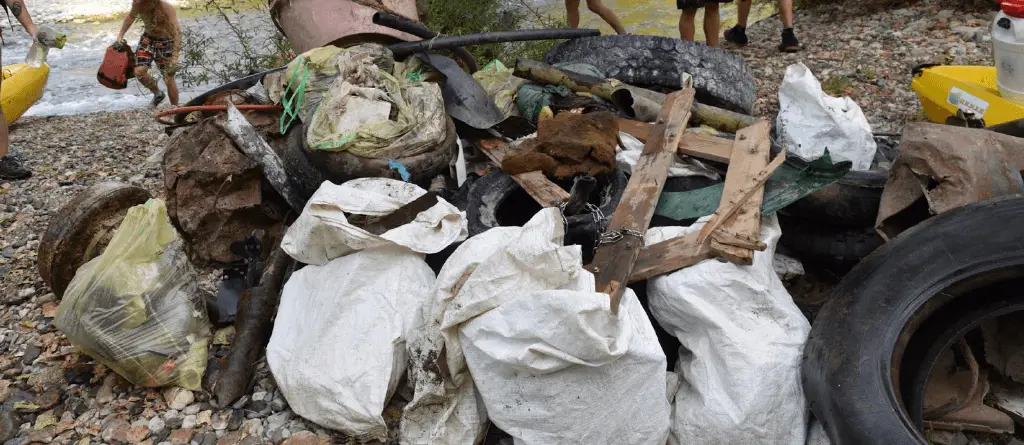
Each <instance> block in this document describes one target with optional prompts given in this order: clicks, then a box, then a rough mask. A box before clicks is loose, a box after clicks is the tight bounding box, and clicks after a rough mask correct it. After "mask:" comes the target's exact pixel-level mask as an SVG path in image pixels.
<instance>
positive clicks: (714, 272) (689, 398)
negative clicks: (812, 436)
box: [645, 215, 810, 445]
mask: <svg viewBox="0 0 1024 445" xmlns="http://www.w3.org/2000/svg"><path fill="white" fill-rule="evenodd" d="M708 218H709V217H704V218H701V220H699V221H698V222H697V223H696V224H694V225H693V226H691V227H689V228H682V227H664V228H662V227H659V228H653V229H651V230H650V231H649V232H648V233H647V236H646V237H645V242H646V243H647V244H648V245H650V244H653V243H657V242H659V241H663V240H666V239H669V238H673V237H676V236H682V235H684V234H686V233H690V232H693V231H697V230H700V228H701V227H702V226H703V225H704V222H706V221H707V219H708ZM781 235H782V231H781V229H780V228H779V224H778V220H777V218H776V216H775V215H772V216H769V217H765V218H764V219H763V223H762V228H761V240H762V241H763V242H764V243H765V244H767V246H768V247H767V249H765V250H764V251H763V252H754V262H753V264H752V265H750V266H738V265H735V264H732V263H729V262H725V261H719V260H717V259H710V260H705V261H702V262H700V263H697V264H695V265H693V266H690V267H687V268H685V269H680V270H678V271H676V272H672V273H670V274H667V275H663V276H660V277H656V278H652V279H651V280H649V281H648V285H647V286H648V287H647V292H648V297H649V298H650V300H649V302H650V309H651V313H652V315H653V316H654V318H655V319H656V320H657V321H658V323H660V324H661V326H662V327H664V328H665V330H667V331H668V332H670V333H672V334H673V335H674V336H676V338H678V339H679V341H680V343H682V348H680V358H679V362H678V363H677V364H676V368H675V369H676V372H677V373H678V374H679V377H680V379H681V380H682V382H681V383H680V386H679V392H678V394H676V398H675V405H674V409H673V413H672V437H671V439H670V441H669V443H670V444H701V445H717V444H721V445H745V444H750V445H754V444H766V443H770V444H777V445H804V441H805V438H806V436H807V425H808V416H809V413H808V409H807V404H806V402H805V400H804V394H803V389H802V387H801V384H800V362H801V356H802V353H803V346H804V342H805V341H806V339H807V335H808V333H809V332H810V324H809V323H808V322H807V319H806V318H805V317H804V316H803V314H802V313H801V312H800V310H799V309H798V308H797V307H796V304H794V303H793V299H792V297H791V296H790V295H789V293H788V292H787V291H786V289H785V287H783V285H782V282H781V281H780V280H779V277H778V275H777V274H776V273H775V270H774V269H773V267H772V257H773V255H774V253H775V247H776V243H777V242H778V240H779V237H780V236H781Z"/></svg>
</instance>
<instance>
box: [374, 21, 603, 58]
mask: <svg viewBox="0 0 1024 445" xmlns="http://www.w3.org/2000/svg"><path fill="white" fill-rule="evenodd" d="M599 35H601V31H599V30H596V29H568V28H562V29H528V30H521V31H495V32H484V33H479V34H466V35H464V36H454V37H452V36H446V37H437V38H433V39H429V40H421V41H419V42H404V43H396V44H394V45H391V46H389V47H388V49H390V50H391V52H392V53H394V54H395V57H399V58H400V57H405V56H407V55H409V54H413V53H419V52H424V51H429V50H438V49H449V48H456V47H462V46H472V45H483V44H488V43H505V42H525V41H529V40H558V39H575V38H579V37H594V36H599Z"/></svg>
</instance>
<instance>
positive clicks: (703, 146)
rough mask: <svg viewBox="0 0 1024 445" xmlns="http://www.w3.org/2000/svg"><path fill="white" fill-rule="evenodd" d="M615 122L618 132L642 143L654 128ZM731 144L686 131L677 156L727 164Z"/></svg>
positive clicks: (620, 121) (650, 125)
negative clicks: (617, 125) (617, 124)
mask: <svg viewBox="0 0 1024 445" xmlns="http://www.w3.org/2000/svg"><path fill="white" fill-rule="evenodd" d="M617 121H618V122H619V131H621V132H624V133H628V134H630V135H632V136H633V137H635V138H637V139H638V140H640V142H644V143H646V142H647V139H648V138H649V137H650V136H649V135H650V134H651V129H653V128H654V125H653V124H648V123H646V122H640V121H635V120H632V119H623V118H618V119H617ZM732 144H733V141H732V139H726V138H720V137H718V136H708V135H704V134H699V133H694V132H692V131H687V132H685V133H683V138H682V140H680V141H679V154H682V155H686V156H693V157H695V158H700V159H707V160H709V161H716V162H729V160H730V159H731V158H732Z"/></svg>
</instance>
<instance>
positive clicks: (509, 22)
mask: <svg viewBox="0 0 1024 445" xmlns="http://www.w3.org/2000/svg"><path fill="white" fill-rule="evenodd" d="M514 3H515V4H514V8H509V9H507V10H504V11H503V10H502V8H501V4H502V1H501V0H425V1H421V2H420V5H421V8H422V11H421V17H422V18H423V20H424V24H425V25H426V26H427V27H428V28H430V29H431V30H433V31H436V32H439V33H441V34H445V35H451V36H459V35H465V34H476V33H481V32H492V31H515V30H520V29H534V28H565V27H567V26H568V25H566V23H565V21H564V19H563V18H562V17H551V16H546V15H543V14H541V13H540V12H539V11H538V10H537V9H536V8H535V7H534V6H533V5H531V4H530V3H528V1H527V0H516V1H515V2H514ZM556 43H558V41H554V40H541V41H533V42H512V43H495V44H488V45H475V46H470V47H466V49H467V50H469V52H470V53H472V54H473V57H475V58H476V61H477V64H478V65H480V66H481V67H483V66H484V65H486V64H488V63H490V62H491V61H493V60H495V59H497V60H501V61H502V63H505V64H506V65H508V66H511V64H514V63H515V60H516V59H517V58H520V57H522V58H528V59H533V60H541V59H543V57H544V54H545V53H547V51H548V50H549V49H551V47H552V46H554V45H555V44H556Z"/></svg>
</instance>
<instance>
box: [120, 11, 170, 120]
mask: <svg viewBox="0 0 1024 445" xmlns="http://www.w3.org/2000/svg"><path fill="white" fill-rule="evenodd" d="M136 19H140V20H142V23H143V25H144V28H143V31H142V37H141V38H139V46H138V47H137V48H136V49H135V70H134V71H135V77H136V78H137V79H139V82H141V83H142V85H144V86H145V87H146V88H149V91H152V92H153V106H154V107H155V106H157V105H160V102H163V100H164V97H167V98H169V99H170V101H171V105H174V106H177V105H178V84H177V83H176V82H175V80H174V74H175V73H177V72H178V68H179V67H178V54H179V53H180V52H181V25H179V24H178V12H177V11H176V10H175V9H174V6H172V5H171V4H170V3H167V2H166V1H163V0H132V9H131V11H128V15H127V16H125V18H124V24H123V25H122V26H121V33H120V34H118V35H117V42H118V43H120V44H125V42H124V35H125V33H127V32H128V29H130V28H131V27H132V24H133V23H135V20H136ZM153 62H156V66H157V68H159V69H160V72H161V73H162V74H163V77H164V83H165V84H167V94H166V96H165V95H164V93H163V92H162V91H160V86H159V85H158V84H157V82H156V79H154V78H153V76H151V75H150V74H149V67H150V65H152V64H153Z"/></svg>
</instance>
